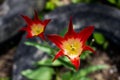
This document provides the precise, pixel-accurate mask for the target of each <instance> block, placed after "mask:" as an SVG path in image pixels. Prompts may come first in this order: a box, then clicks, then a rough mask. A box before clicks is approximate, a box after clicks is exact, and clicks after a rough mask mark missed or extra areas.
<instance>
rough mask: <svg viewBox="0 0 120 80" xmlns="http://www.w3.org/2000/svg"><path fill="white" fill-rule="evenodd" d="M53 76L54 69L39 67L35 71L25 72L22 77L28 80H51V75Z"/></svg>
mask: <svg viewBox="0 0 120 80" xmlns="http://www.w3.org/2000/svg"><path fill="white" fill-rule="evenodd" d="M53 74H55V72H54V69H53V68H50V67H40V68H38V69H36V70H31V69H28V70H25V71H23V72H22V75H24V76H25V77H27V78H28V79H30V80H52V75H53Z"/></svg>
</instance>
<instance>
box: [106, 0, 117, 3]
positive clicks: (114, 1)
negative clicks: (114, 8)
mask: <svg viewBox="0 0 120 80" xmlns="http://www.w3.org/2000/svg"><path fill="white" fill-rule="evenodd" d="M108 1H109V2H110V3H112V4H116V0H108Z"/></svg>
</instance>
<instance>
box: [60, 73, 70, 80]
mask: <svg viewBox="0 0 120 80" xmlns="http://www.w3.org/2000/svg"><path fill="white" fill-rule="evenodd" d="M71 77H72V74H71V72H65V73H62V80H66V79H67V80H70V79H71Z"/></svg>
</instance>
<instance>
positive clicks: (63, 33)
mask: <svg viewBox="0 0 120 80" xmlns="http://www.w3.org/2000/svg"><path fill="white" fill-rule="evenodd" d="M67 31H68V28H67V27H65V28H64V29H63V30H62V31H61V32H60V35H61V36H64V35H65V33H66V32H67Z"/></svg>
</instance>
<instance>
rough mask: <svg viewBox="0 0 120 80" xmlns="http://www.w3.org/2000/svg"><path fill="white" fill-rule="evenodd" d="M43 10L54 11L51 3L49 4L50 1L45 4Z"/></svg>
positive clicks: (53, 5)
mask: <svg viewBox="0 0 120 80" xmlns="http://www.w3.org/2000/svg"><path fill="white" fill-rule="evenodd" d="M45 8H46V9H47V10H54V9H55V4H54V3H52V2H50V1H48V2H47V3H46V6H45Z"/></svg>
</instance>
